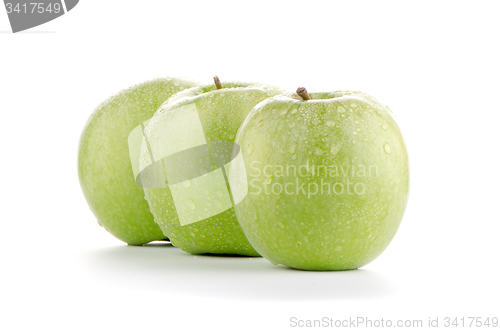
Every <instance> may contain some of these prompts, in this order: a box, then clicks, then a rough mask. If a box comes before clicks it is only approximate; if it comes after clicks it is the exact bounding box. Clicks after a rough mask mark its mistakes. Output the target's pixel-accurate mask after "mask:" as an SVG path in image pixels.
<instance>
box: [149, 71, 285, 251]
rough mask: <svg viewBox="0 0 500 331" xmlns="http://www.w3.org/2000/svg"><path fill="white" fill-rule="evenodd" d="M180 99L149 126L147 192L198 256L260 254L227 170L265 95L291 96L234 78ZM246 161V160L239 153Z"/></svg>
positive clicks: (170, 230) (174, 236)
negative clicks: (241, 219) (237, 209)
mask: <svg viewBox="0 0 500 331" xmlns="http://www.w3.org/2000/svg"><path fill="white" fill-rule="evenodd" d="M215 81H216V84H215V85H207V86H202V87H195V88H191V89H188V90H185V91H182V92H179V93H177V94H176V95H174V96H172V98H171V99H169V100H168V101H167V102H166V103H165V104H164V105H162V106H161V107H160V109H159V110H158V111H157V112H156V113H155V115H154V117H153V118H152V119H151V121H150V122H149V124H148V126H147V127H146V130H145V134H146V139H145V140H144V144H143V148H142V150H141V160H140V163H141V169H142V174H145V173H147V170H148V169H151V168H154V167H155V165H156V166H157V169H156V170H153V171H151V173H153V174H154V175H151V174H150V175H149V176H150V177H149V178H153V180H152V181H150V182H148V175H147V174H145V175H143V177H142V180H143V183H144V190H145V192H146V197H147V200H148V203H149V206H150V207H151V211H152V213H153V215H154V217H155V221H156V223H158V224H159V225H160V227H161V229H162V231H163V233H164V235H165V236H167V237H168V238H170V240H171V242H172V244H173V245H175V246H178V247H180V248H181V249H182V250H184V251H186V252H189V253H192V254H205V253H211V254H231V255H246V256H258V253H257V252H256V251H255V250H254V249H253V248H252V246H251V245H250V244H249V243H248V241H247V239H246V238H245V235H244V234H243V231H242V230H241V228H240V226H239V224H238V221H237V219H236V216H235V213H234V208H233V199H234V197H233V196H232V195H231V193H230V187H229V182H228V178H227V173H226V170H227V169H228V166H229V165H230V164H231V162H233V161H234V160H233V156H232V151H233V145H234V138H235V137H236V132H237V131H238V129H239V127H240V125H241V124H242V123H243V121H244V120H245V118H246V117H247V115H248V113H249V112H250V110H251V109H252V108H253V107H254V106H255V105H256V104H258V103H259V102H261V101H262V100H265V99H267V98H269V97H271V96H275V95H277V94H280V93H283V91H282V90H280V89H278V88H276V87H272V86H266V85H261V84H251V83H236V82H228V83H224V84H222V85H223V86H221V84H220V82H219V81H218V79H217V78H216V79H215ZM236 160H239V158H236Z"/></svg>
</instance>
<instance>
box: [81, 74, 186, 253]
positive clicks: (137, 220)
mask: <svg viewBox="0 0 500 331" xmlns="http://www.w3.org/2000/svg"><path fill="white" fill-rule="evenodd" d="M193 86H196V84H195V83H194V82H191V81H188V80H184V79H178V78H161V79H155V80H150V81H147V82H144V83H142V84H139V85H136V86H133V87H130V88H128V89H125V90H123V91H121V92H119V93H118V94H116V95H113V96H112V97H110V98H109V99H107V100H106V101H104V102H103V103H101V104H100V105H99V106H98V107H97V108H96V109H95V110H94V112H93V113H92V114H91V115H90V118H89V120H88V121H87V124H86V125H85V127H84V129H83V132H82V134H81V138H80V144H79V148H78V175H79V179H80V184H81V187H82V190H83V193H84V195H85V198H86V199H87V202H88V204H89V206H90V209H91V210H92V212H93V213H94V215H95V216H96V218H97V220H98V222H99V224H100V225H101V226H103V227H104V228H105V229H106V230H107V231H108V232H110V233H111V234H112V235H114V236H115V237H116V238H118V239H120V240H122V241H124V242H126V243H128V244H131V245H142V244H145V243H148V242H150V241H153V240H161V239H165V235H164V234H163V233H162V231H161V230H160V228H159V227H158V225H157V224H156V223H155V222H154V219H153V215H152V214H151V212H150V211H149V206H148V203H147V202H146V201H145V199H144V191H143V189H142V187H141V186H139V185H137V184H136V181H135V178H134V175H133V172H132V167H131V162H130V156H129V145H128V136H129V133H130V132H131V131H132V130H133V129H134V128H135V127H136V126H138V125H141V124H142V123H143V122H144V121H146V120H148V119H150V118H151V117H152V116H153V114H154V113H155V111H156V110H157V109H158V107H159V106H160V105H161V104H162V103H163V102H164V101H165V100H167V99H168V98H169V97H170V96H171V95H172V94H174V93H176V92H179V91H181V90H183V89H186V88H189V87H193Z"/></svg>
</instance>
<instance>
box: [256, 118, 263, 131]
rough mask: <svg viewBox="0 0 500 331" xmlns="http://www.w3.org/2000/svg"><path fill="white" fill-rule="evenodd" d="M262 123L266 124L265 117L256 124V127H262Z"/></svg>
mask: <svg viewBox="0 0 500 331" xmlns="http://www.w3.org/2000/svg"><path fill="white" fill-rule="evenodd" d="M262 124H264V120H263V119H260V120H258V121H257V123H256V124H255V128H256V129H258V128H260V127H261V126H262Z"/></svg>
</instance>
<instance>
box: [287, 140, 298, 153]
mask: <svg viewBox="0 0 500 331" xmlns="http://www.w3.org/2000/svg"><path fill="white" fill-rule="evenodd" d="M296 150H297V143H296V142H292V144H291V145H290V148H288V152H289V153H290V154H294V153H295V151H296Z"/></svg>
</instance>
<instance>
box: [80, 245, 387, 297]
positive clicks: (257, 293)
mask: <svg viewBox="0 0 500 331" xmlns="http://www.w3.org/2000/svg"><path fill="white" fill-rule="evenodd" d="M85 257H86V259H85V262H86V264H87V265H86V269H87V270H89V271H90V272H91V275H92V276H93V277H95V278H96V281H97V282H99V281H100V282H104V283H106V284H104V285H106V286H108V285H109V286H118V287H124V288H128V289H136V290H151V291H154V292H156V293H161V292H166V293H177V294H183V295H192V296H208V297H211V296H212V297H217V298H228V299H235V298H236V299H243V300H262V299H264V300H266V299H267V300H277V301H281V300H283V301H290V300H349V299H372V298H380V297H386V296H390V295H392V294H394V293H395V292H396V288H395V286H394V285H393V284H391V281H390V280H389V279H387V278H386V277H385V276H383V275H380V274H378V273H375V272H373V271H370V270H367V269H359V270H351V271H342V272H311V271H301V270H294V269H291V268H287V267H285V266H273V265H272V264H270V263H269V262H268V261H266V260H265V259H263V258H247V257H227V256H226V257H221V256H206V255H205V256H200V255H198V256H194V255H190V254H187V253H185V252H183V251H181V250H180V249H177V248H175V247H173V246H170V245H168V244H156V245H150V246H144V247H133V246H120V247H112V248H106V249H100V250H94V251H91V252H89V253H87V254H86V256H85Z"/></svg>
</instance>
